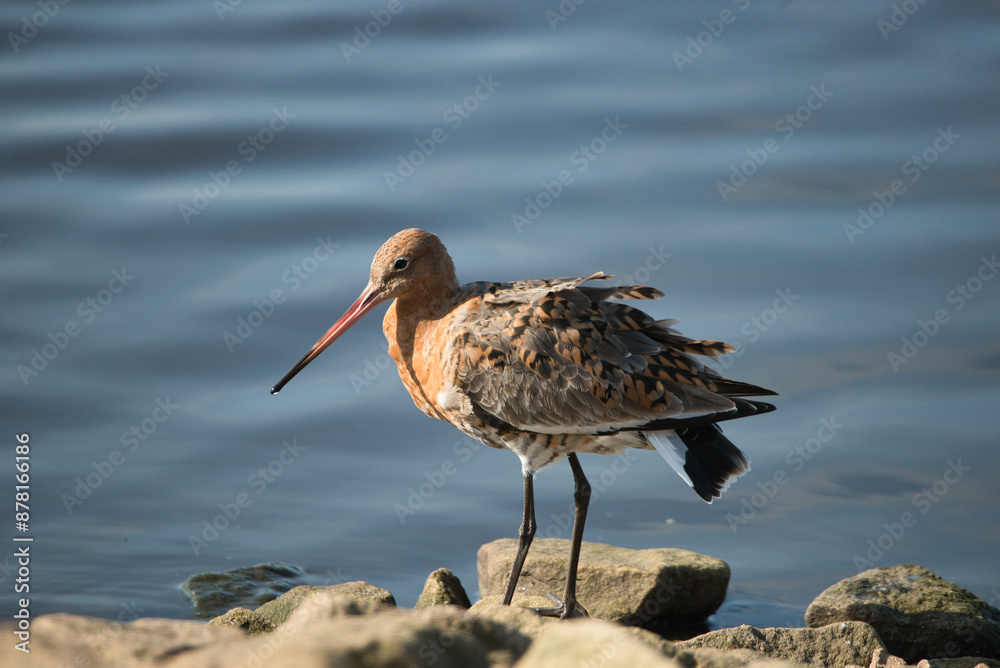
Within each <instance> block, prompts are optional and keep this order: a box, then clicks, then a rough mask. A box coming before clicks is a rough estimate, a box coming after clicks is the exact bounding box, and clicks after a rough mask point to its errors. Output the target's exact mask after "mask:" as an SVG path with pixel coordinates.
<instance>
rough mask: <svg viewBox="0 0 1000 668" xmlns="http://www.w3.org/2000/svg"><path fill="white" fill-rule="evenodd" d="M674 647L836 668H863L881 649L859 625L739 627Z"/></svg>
mask: <svg viewBox="0 0 1000 668" xmlns="http://www.w3.org/2000/svg"><path fill="white" fill-rule="evenodd" d="M674 647H675V648H676V649H677V650H696V649H699V648H705V647H711V648H714V649H718V650H723V651H726V652H729V651H731V650H751V651H753V652H756V653H758V654H763V655H764V656H766V657H768V658H770V659H779V660H783V661H791V662H794V663H799V664H814V665H820V666H836V667H838V668H842V667H843V666H844V665H846V664H859V665H865V666H867V665H868V662H869V657H871V656H872V652H874V651H879V650H884V649H885V646H884V645H883V644H882V641H881V640H880V639H879V637H878V634H877V633H876V632H875V629H873V628H872V627H871V626H869V625H868V624H864V623H862V622H844V623H840V624H830V625H829V626H824V627H822V628H818V629H784V628H767V629H758V628H755V627H753V626H747V625H743V626H738V627H736V628H734V629H720V630H718V631H712V632H711V633H706V634H704V635H700V636H697V637H695V638H692V639H691V640H685V641H683V642H678V643H674Z"/></svg>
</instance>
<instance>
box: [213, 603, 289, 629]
mask: <svg viewBox="0 0 1000 668" xmlns="http://www.w3.org/2000/svg"><path fill="white" fill-rule="evenodd" d="M208 623H209V625H210V626H231V627H233V628H236V629H241V630H243V631H244V632H246V633H247V635H251V636H255V635H257V634H260V633H268V632H270V631H273V630H274V629H275V628H276V627H275V626H274V624H272V623H271V621H270V620H269V619H267V618H266V617H264V616H262V615H260V614H259V613H257V612H255V611H254V610H247V609H246V608H233V609H232V610H230V611H229V612H227V613H226V614H224V615H219V616H218V617H216V618H214V619H212V620H210V621H209V622H208Z"/></svg>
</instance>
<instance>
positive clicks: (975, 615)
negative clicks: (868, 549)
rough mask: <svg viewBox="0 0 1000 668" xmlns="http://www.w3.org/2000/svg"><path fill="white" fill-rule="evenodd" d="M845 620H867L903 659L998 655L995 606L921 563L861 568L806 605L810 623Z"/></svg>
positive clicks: (998, 616) (998, 617)
mask: <svg viewBox="0 0 1000 668" xmlns="http://www.w3.org/2000/svg"><path fill="white" fill-rule="evenodd" d="M847 620H857V621H863V622H867V623H869V624H871V625H872V626H873V627H874V628H875V630H876V631H878V634H879V636H881V638H882V641H883V642H884V643H885V646H886V649H888V651H889V652H890V653H891V654H895V655H897V656H900V657H902V658H903V659H905V660H906V661H907V662H908V663H916V662H917V661H919V660H921V659H940V658H956V657H963V656H969V657H988V658H993V659H998V658H1000V611H998V610H997V609H996V608H993V607H991V606H989V605H987V604H986V603H985V602H983V601H981V600H980V599H978V598H976V597H975V596H973V595H972V594H971V593H970V592H968V591H966V590H965V589H962V588H961V587H959V586H957V585H954V584H952V583H951V582H948V581H947V580H943V579H941V578H940V577H938V576H937V575H935V574H934V573H932V572H930V571H929V570H927V569H926V568H921V567H920V566H914V565H900V566H894V567H892V568H875V569H872V570H868V571H864V572H863V573H859V574H858V575H855V576H854V577H850V578H847V579H845V580H841V581H840V582H838V583H837V584H835V585H833V586H832V587H830V588H829V589H827V590H826V591H824V592H823V593H822V594H820V595H819V596H818V597H816V599H815V600H814V601H813V602H812V603H811V604H810V605H809V608H808V609H807V610H806V624H808V625H809V626H821V625H824V624H829V623H831V622H836V621H847ZM866 663H867V661H866V662H865V664H866ZM865 664H859V665H865Z"/></svg>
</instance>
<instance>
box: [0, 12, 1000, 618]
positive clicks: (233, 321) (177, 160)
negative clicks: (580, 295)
mask: <svg viewBox="0 0 1000 668" xmlns="http://www.w3.org/2000/svg"><path fill="white" fill-rule="evenodd" d="M998 15H1000V7H998V5H997V3H996V2H993V1H979V0H958V1H955V2H940V1H938V0H926V2H918V1H916V0H903V1H890V0H880V1H878V2H861V1H859V0H845V1H844V2H837V3H824V2H817V1H808V2H807V1H804V0H800V1H798V2H791V1H783V2H777V1H768V2H764V1H759V0H733V1H730V0H725V1H723V0H718V1H712V2H671V3H659V2H630V3H610V2H598V0H587V1H583V0H579V1H578V2H571V1H570V0H562V2H556V0H551V1H547V2H541V3H537V2H508V3H492V4H469V3H459V2H447V1H444V0H412V1H411V0H388V1H383V0H376V1H373V2H337V3H329V2H319V1H318V0H292V1H289V2H282V3H272V2H265V1H264V0H242V2H240V1H239V0H214V1H213V0H170V1H169V2H168V1H165V0H149V1H147V2H142V3H132V2H124V1H116V2H111V1H105V2H97V1H92V2H86V3H85V2H55V1H53V2H48V3H46V2H27V1H18V2H13V1H11V2H5V3H3V4H2V5H0V24H2V27H3V34H4V35H5V38H4V43H3V44H2V45H0V54H2V55H0V119H2V123H0V151H2V161H0V170H2V178H0V216H2V219H0V281H2V285H3V289H2V293H3V320H2V328H0V341H2V356H0V366H2V373H0V397H2V399H0V402H2V409H0V410H2V424H3V429H2V434H3V435H2V439H3V441H4V446H3V452H4V453H5V454H4V455H3V461H2V462H0V471H3V472H4V473H3V475H2V476H0V480H2V481H3V488H2V489H0V495H2V496H3V498H5V499H6V500H7V501H6V502H5V504H7V505H6V507H8V508H10V499H11V497H12V496H13V493H14V490H13V482H12V474H13V466H14V460H13V452H14V445H15V440H14V435H15V434H17V433H21V432H29V433H30V438H31V448H32V449H31V467H32V468H31V474H32V478H31V503H30V506H31V510H30V518H31V519H30V531H29V533H30V535H32V536H33V537H34V539H35V540H34V543H33V544H32V550H33V554H34V560H33V562H32V566H33V571H32V580H31V601H32V603H31V605H32V611H33V613H34V614H42V613H46V612H55V611H67V612H75V613H84V614H92V615H100V616H105V617H118V616H120V615H122V614H123V612H122V611H123V610H126V611H128V610H129V609H131V610H132V611H134V614H139V615H142V616H165V617H177V618H184V617H191V616H192V615H193V612H192V610H191V606H190V602H189V601H188V600H187V599H186V598H185V596H184V595H183V593H182V592H181V590H180V587H179V585H180V583H181V582H182V581H184V579H185V578H187V577H188V576H189V575H191V574H193V573H199V572H203V571H210V570H221V569H226V568H233V567H238V566H248V565H252V564H256V563H260V562H266V561H280V562H284V563H287V564H292V565H295V566H298V567H300V568H302V569H304V571H305V572H306V573H307V574H308V576H307V577H306V578H305V579H304V581H308V582H310V583H313V584H323V583H331V582H339V581H346V580H354V579H363V580H367V581H369V582H372V583H373V584H376V585H379V586H382V587H385V588H388V589H390V590H391V591H392V592H393V593H394V594H395V595H396V598H397V600H398V601H399V602H400V604H402V605H412V604H413V603H414V601H415V599H416V597H417V594H418V593H419V591H420V588H421V586H422V584H423V580H424V578H425V577H426V575H427V574H428V573H429V572H430V571H432V570H434V569H435V568H438V567H442V566H444V567H448V568H450V569H452V570H453V571H454V572H455V573H456V574H457V575H459V577H461V578H462V580H463V582H464V583H465V585H466V587H467V588H468V589H469V590H470V593H471V595H472V597H473V598H474V599H475V598H476V591H477V587H476V577H475V556H476V549H477V548H478V546H479V545H480V544H482V543H484V542H487V541H490V540H493V539H496V538H501V537H513V536H515V535H516V530H517V526H518V523H519V521H520V512H521V481H520V475H519V462H518V460H517V458H516V457H514V456H513V455H511V454H508V453H503V452H498V451H493V450H489V449H487V448H485V447H476V445H475V444H474V443H472V442H471V441H469V440H468V439H466V438H464V437H463V436H462V435H461V434H460V433H459V432H457V431H456V430H455V429H453V428H452V427H451V426H449V425H447V424H445V423H437V422H435V421H433V420H430V419H428V418H426V417H425V416H424V415H422V414H421V413H420V412H419V411H418V410H416V409H415V408H414V406H413V405H412V402H411V401H410V399H409V397H408V396H407V394H406V392H405V390H404V389H403V387H402V385H401V383H400V382H399V380H398V377H397V374H396V372H395V369H394V368H392V367H389V368H387V363H388V359H387V358H386V357H385V355H384V351H385V348H384V340H383V338H382V335H381V328H380V322H379V321H380V317H381V313H382V309H380V310H378V311H377V312H376V314H377V315H376V314H373V315H371V316H369V317H368V318H367V319H366V320H365V321H363V322H362V323H361V324H360V325H359V326H357V327H355V328H354V329H353V330H352V331H351V332H350V333H349V334H347V335H345V336H344V337H343V338H342V339H341V340H340V341H338V342H337V344H336V345H335V346H334V347H333V348H331V349H330V350H329V351H328V352H327V353H326V354H324V355H323V356H322V357H321V358H320V359H319V361H317V362H315V363H314V364H313V365H311V366H310V367H309V369H308V370H307V371H306V372H304V373H302V374H301V375H300V376H298V377H297V378H296V379H295V380H294V381H293V382H292V383H291V384H290V385H289V386H288V387H287V388H286V389H285V390H284V391H283V392H282V393H281V394H280V395H278V396H276V397H272V396H269V395H268V390H269V388H270V387H271V385H272V384H274V382H275V381H277V380H278V378H280V377H281V375H282V374H283V373H284V372H285V371H286V370H287V369H288V368H289V367H290V366H291V364H292V363H294V362H295V361H296V360H297V359H298V358H299V357H300V356H301V354H302V353H303V352H305V350H306V349H307V348H308V347H309V346H310V345H311V344H312V343H313V342H314V341H315V340H316V339H317V338H318V337H319V335H320V334H322V333H323V332H325V331H326V329H327V327H328V326H329V325H330V324H331V323H332V322H333V320H334V319H335V318H336V317H338V316H339V315H340V314H341V313H342V312H343V310H344V309H345V308H346V307H347V305H348V304H350V302H351V301H352V300H353V299H354V298H355V297H356V296H357V294H358V293H359V291H360V290H361V288H362V287H363V286H364V283H365V281H366V278H367V271H368V266H369V263H370V261H371V257H372V255H373V253H374V252H375V250H376V249H377V248H378V247H379V245H380V244H381V243H382V242H383V241H384V240H385V239H387V238H388V237H389V236H391V235H392V234H393V233H395V232H396V231H398V230H400V229H403V228H407V227H414V226H416V227H423V228H426V229H429V230H431V231H434V232H436V233H437V234H439V235H440V237H441V238H442V239H443V241H444V242H445V244H446V245H447V246H448V248H449V250H450V251H451V253H452V255H453V257H454V258H455V261H456V265H457V268H458V273H459V278H460V280H463V281H472V280H486V279H489V280H513V279H521V278H543V277H552V276H582V275H586V274H589V273H591V272H594V271H598V270H603V271H605V272H608V273H613V274H615V275H617V276H618V277H619V280H622V281H623V282H624V281H629V282H632V281H635V282H639V283H644V284H649V285H654V286H656V287H659V288H661V289H662V290H663V291H664V292H665V293H666V295H667V297H666V298H665V299H664V300H661V301H660V302H656V303H647V304H644V306H648V308H649V310H650V311H651V312H652V313H653V314H654V315H655V316H657V317H660V318H668V317H671V318H680V319H681V320H683V321H684V324H683V325H682V331H683V332H684V333H685V334H688V335H690V336H693V337H696V338H702V337H703V338H718V339H722V340H725V341H729V342H732V343H734V344H738V345H739V346H740V353H739V354H738V355H735V356H733V357H731V358H730V359H728V360H727V361H725V362H724V363H723V364H722V366H721V369H722V370H723V371H724V372H725V373H727V374H729V375H732V376H734V377H736V378H740V379H745V380H748V381H751V382H754V383H758V384H761V385H763V386H766V387H770V388H774V389H775V390H777V391H779V392H780V393H781V396H780V397H779V398H777V404H778V405H779V410H778V412H777V413H774V414H771V415H768V416H765V417H760V418H755V419H750V420H745V421H741V422H740V423H739V424H732V425H730V426H727V427H726V432H727V435H729V436H730V438H732V440H733V441H735V442H736V443H737V444H738V445H739V446H741V447H742V448H743V449H744V450H745V451H746V452H747V453H748V454H749V455H750V457H751V458H752V460H753V470H752V472H751V473H750V474H749V475H747V476H746V477H744V478H742V479H741V480H740V481H739V482H738V483H737V484H735V485H734V486H733V487H732V488H731V489H730V490H729V492H728V494H727V495H726V496H725V497H724V498H723V499H722V500H720V501H717V502H716V503H714V504H713V505H711V506H709V505H706V504H704V503H703V502H702V501H700V500H699V499H698V498H697V497H696V496H695V495H694V494H693V493H692V492H691V491H690V490H689V489H688V488H687V487H686V485H684V484H683V482H682V481H680V480H679V479H678V478H677V476H676V475H675V474H674V473H673V472H672V470H671V469H670V468H669V466H667V464H666V463H665V462H663V461H662V460H660V458H659V457H658V456H657V455H656V453H655V452H638V453H634V455H630V458H629V459H627V460H625V464H627V466H624V473H620V471H622V470H623V464H619V465H618V466H617V467H616V468H615V469H612V464H613V463H614V460H612V459H608V458H602V457H599V456H593V455H591V456H583V457H582V460H581V461H582V463H583V465H584V468H585V470H586V471H587V472H588V475H589V476H590V479H591V481H592V482H593V483H594V485H595V492H596V493H595V499H594V502H593V504H592V506H591V512H590V518H589V522H588V526H587V534H586V538H587V539H588V540H592V541H601V542H607V543H613V544H617V545H623V546H627V547H633V548H648V547H662V546H673V547H682V548H686V549H691V550H695V551H699V552H704V553H707V554H711V555H713V556H716V557H719V558H721V559H724V560H725V561H726V562H727V563H729V564H730V566H731V567H732V571H733V576H732V582H731V587H730V595H729V598H728V600H727V602H726V603H725V605H724V606H723V608H722V610H721V611H720V613H719V614H718V615H717V616H716V617H715V618H714V619H713V622H712V623H713V624H714V625H716V626H720V625H730V624H738V623H750V624H755V625H758V626H767V625H801V624H802V618H801V615H802V613H803V611H804V609H805V606H806V605H807V604H808V602H809V601H810V600H811V599H812V598H813V597H814V596H815V595H816V594H818V593H819V592H820V591H821V590H822V589H824V588H825V587H826V586H828V585H830V584H832V583H833V582H835V581H837V580H838V579H840V578H843V577H846V576H850V575H853V574H855V573H857V572H858V571H859V570H863V569H864V568H868V567H871V566H890V565H894V564H897V563H913V562H915V563H919V564H921V565H923V566H925V567H928V568H930V569H931V570H934V571H935V572H937V573H938V574H939V575H941V576H943V577H945V578H946V579H949V580H952V581H954V582H957V583H958V584H960V585H962V586H964V587H966V588H968V589H970V590H971V591H973V592H974V593H976V594H977V595H978V596H980V597H982V598H984V599H986V600H992V602H993V604H994V605H997V604H998V603H1000V570H998V568H997V563H998V562H997V554H998V553H1000V530H998V526H997V521H996V508H997V503H998V501H1000V495H998V491H997V490H998V485H997V475H998V472H1000V448H998V447H997V446H998V427H1000V420H998V418H997V403H998V400H1000V388H998V384H997V379H998V369H1000V341H998V337H997V334H998V325H1000V317H998V307H1000V279H997V277H996V274H997V272H998V271H1000V267H998V266H997V264H996V258H997V255H998V252H1000V220H998V204H1000V198H998V190H1000V160H998V158H1000V133H998V122H997V118H998V112H1000V88H998V86H997V73H998V72H1000V40H997V38H996V36H997V28H998V24H1000V22H998ZM449 462H450V463H449ZM571 489H572V482H571V475H570V471H569V468H568V467H566V466H562V467H559V468H557V469H554V470H552V471H551V472H545V473H543V474H542V475H541V476H540V477H539V480H538V482H537V483H536V493H537V507H538V517H539V525H540V528H539V535H546V536H563V537H568V531H567V530H566V529H565V527H564V522H563V518H562V515H563V514H564V513H565V512H566V511H567V509H568V508H569V506H570V504H571V503H572V492H571ZM237 511H238V512H239V515H238V517H235V515H236V512H237ZM226 513H229V514H230V515H231V516H233V517H232V519H230V518H229V517H226V516H225V514H226ZM11 514H12V513H10V512H8V514H7V515H6V516H5V517H4V518H3V523H4V533H5V534H7V533H8V532H9V533H10V535H12V536H13V535H17V534H18V532H17V531H16V530H15V527H14V519H13V518H12V517H11ZM907 514H908V515H907ZM911 520H912V521H911ZM212 524H214V525H215V528H216V529H217V528H219V527H221V528H222V530H221V531H218V530H216V531H213V530H212V529H210V528H208V527H209V526H210V525H212ZM904 525H905V526H904ZM12 544H13V543H12ZM12 552H13V550H5V551H4V554H6V555H8V556H4V557H0V580H2V581H3V582H2V583H0V587H2V588H3V590H4V591H5V592H12V591H13V578H14V577H15V575H14V573H15V571H14V570H13V565H14V559H13V556H11V555H12ZM4 600H10V599H9V598H8V597H7V594H6V593H5V594H4ZM584 600H585V599H584ZM127 614H129V615H131V614H133V613H127Z"/></svg>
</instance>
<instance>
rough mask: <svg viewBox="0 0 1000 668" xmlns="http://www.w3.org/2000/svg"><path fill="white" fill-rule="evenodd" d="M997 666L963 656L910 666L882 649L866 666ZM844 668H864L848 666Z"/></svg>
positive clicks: (994, 662) (918, 667) (899, 667)
mask: <svg viewBox="0 0 1000 668" xmlns="http://www.w3.org/2000/svg"><path fill="white" fill-rule="evenodd" d="M997 666H1000V661H996V660H994V659H982V658H979V657H974V656H964V657H961V658H958V659H935V660H934V661H928V660H927V659H921V660H920V661H918V662H917V663H916V665H913V666H910V665H907V663H906V661H904V660H903V659H901V658H900V657H898V656H893V655H891V654H889V652H887V651H886V650H884V649H883V650H875V652H873V653H872V661H871V663H870V664H868V668H996V667H997ZM844 668H864V667H863V666H857V665H851V664H848V665H847V666H845V667H844Z"/></svg>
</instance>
